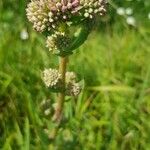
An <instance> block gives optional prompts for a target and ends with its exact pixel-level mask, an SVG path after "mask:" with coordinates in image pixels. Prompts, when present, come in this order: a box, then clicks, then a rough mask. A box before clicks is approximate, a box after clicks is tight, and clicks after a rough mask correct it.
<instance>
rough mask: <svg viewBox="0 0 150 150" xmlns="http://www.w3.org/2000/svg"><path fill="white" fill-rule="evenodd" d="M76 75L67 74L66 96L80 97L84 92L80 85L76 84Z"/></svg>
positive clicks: (72, 73)
mask: <svg viewBox="0 0 150 150" xmlns="http://www.w3.org/2000/svg"><path fill="white" fill-rule="evenodd" d="M76 78H77V77H76V75H75V73H74V72H67V73H66V83H67V85H66V95H68V96H75V97H76V96H78V95H79V94H80V92H81V90H82V88H81V86H80V84H79V83H77V82H76Z"/></svg>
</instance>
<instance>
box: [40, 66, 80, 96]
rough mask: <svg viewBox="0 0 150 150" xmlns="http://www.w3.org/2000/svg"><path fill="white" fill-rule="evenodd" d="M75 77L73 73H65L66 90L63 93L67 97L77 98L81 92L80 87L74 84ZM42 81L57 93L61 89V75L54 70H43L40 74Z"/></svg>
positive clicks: (76, 83)
mask: <svg viewBox="0 0 150 150" xmlns="http://www.w3.org/2000/svg"><path fill="white" fill-rule="evenodd" d="M76 78H77V77H76V75H75V73H74V72H66V89H65V93H66V95H68V96H78V95H79V94H80V92H81V86H80V84H79V83H78V82H76ZM42 79H43V81H44V83H45V85H46V86H47V87H48V88H50V89H53V90H55V91H56V92H59V91H60V90H61V87H62V83H61V74H60V73H59V71H58V70H56V69H51V68H50V69H45V70H44V71H43V73H42Z"/></svg>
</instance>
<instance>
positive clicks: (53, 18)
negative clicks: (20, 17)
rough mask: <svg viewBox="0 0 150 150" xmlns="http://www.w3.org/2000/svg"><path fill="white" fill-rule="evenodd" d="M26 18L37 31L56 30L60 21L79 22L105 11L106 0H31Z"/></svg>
mask: <svg viewBox="0 0 150 150" xmlns="http://www.w3.org/2000/svg"><path fill="white" fill-rule="evenodd" d="M26 12H27V18H28V20H29V21H30V22H32V23H33V28H34V29H35V30H37V31H39V32H43V31H45V30H48V31H50V30H57V27H58V26H59V24H61V23H62V22H63V23H64V22H65V23H66V24H68V22H72V23H73V22H74V20H76V19H74V18H76V17H78V18H80V19H79V22H80V21H82V20H84V19H86V18H91V19H92V18H94V16H96V15H103V14H104V13H105V12H106V0H31V2H30V3H29V4H28V6H27V9H26Z"/></svg>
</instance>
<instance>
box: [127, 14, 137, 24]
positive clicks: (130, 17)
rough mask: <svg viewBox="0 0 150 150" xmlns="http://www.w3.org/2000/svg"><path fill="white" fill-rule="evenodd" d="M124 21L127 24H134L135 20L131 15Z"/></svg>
mask: <svg viewBox="0 0 150 150" xmlns="http://www.w3.org/2000/svg"><path fill="white" fill-rule="evenodd" d="M126 22H127V24H128V25H131V26H136V20H135V18H134V17H133V16H129V17H127V19H126Z"/></svg>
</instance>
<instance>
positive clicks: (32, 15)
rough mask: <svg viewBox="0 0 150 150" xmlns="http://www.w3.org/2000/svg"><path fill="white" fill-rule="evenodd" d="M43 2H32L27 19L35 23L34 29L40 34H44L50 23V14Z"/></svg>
mask: <svg viewBox="0 0 150 150" xmlns="http://www.w3.org/2000/svg"><path fill="white" fill-rule="evenodd" d="M42 4H43V3H42V2H41V1H36V0H35V1H31V2H30V3H29V4H28V7H27V9H26V12H27V18H28V20H29V21H30V22H32V23H33V28H34V29H35V30H37V31H38V32H43V31H44V30H45V29H46V24H47V23H48V13H47V11H46V6H45V5H42Z"/></svg>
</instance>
